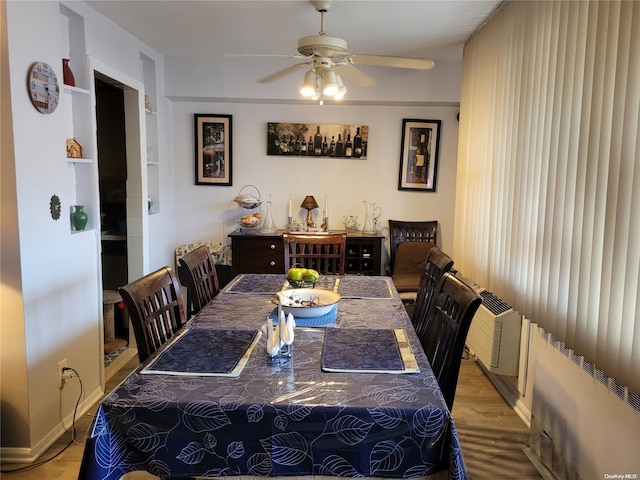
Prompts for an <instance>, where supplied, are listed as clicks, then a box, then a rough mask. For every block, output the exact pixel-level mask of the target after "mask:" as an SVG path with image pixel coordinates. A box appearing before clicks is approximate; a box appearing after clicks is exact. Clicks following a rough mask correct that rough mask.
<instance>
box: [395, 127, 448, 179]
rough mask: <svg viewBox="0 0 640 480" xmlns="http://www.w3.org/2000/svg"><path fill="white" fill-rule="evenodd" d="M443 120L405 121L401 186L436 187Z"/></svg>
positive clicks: (400, 176)
mask: <svg viewBox="0 0 640 480" xmlns="http://www.w3.org/2000/svg"><path fill="white" fill-rule="evenodd" d="M440 126H441V121H440V120H414V119H404V120H403V121H402V145H401V150H400V175H399V178H398V190H418V191H424V192H435V191H436V179H437V176H438V154H439V151H440V130H441V128H440Z"/></svg>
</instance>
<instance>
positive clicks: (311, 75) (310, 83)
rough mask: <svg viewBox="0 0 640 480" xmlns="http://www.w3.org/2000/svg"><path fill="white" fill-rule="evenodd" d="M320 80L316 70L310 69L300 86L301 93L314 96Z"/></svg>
mask: <svg viewBox="0 0 640 480" xmlns="http://www.w3.org/2000/svg"><path fill="white" fill-rule="evenodd" d="M317 85H318V80H317V75H316V72H314V71H313V70H309V71H308V72H307V73H305V74H304V81H303V82H302V86H301V87H300V93H301V94H302V95H303V96H305V97H312V96H313V95H315V93H316V90H317Z"/></svg>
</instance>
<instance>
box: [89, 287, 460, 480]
mask: <svg viewBox="0 0 640 480" xmlns="http://www.w3.org/2000/svg"><path fill="white" fill-rule="evenodd" d="M244 277H250V276H249V275H244ZM273 277H274V279H275V277H278V278H279V279H280V280H282V277H281V276H279V275H274V276H273ZM260 278H263V277H260ZM366 278H367V277H360V280H359V281H358V283H359V285H360V287H359V288H361V291H355V289H354V291H353V295H354V296H356V297H358V298H343V300H341V301H340V303H339V305H338V311H337V314H336V318H335V322H334V324H335V326H336V327H342V328H350V329H357V328H361V329H404V330H405V331H406V334H407V339H408V341H409V344H410V347H411V350H412V351H413V353H414V355H415V358H416V360H417V364H418V367H419V370H420V373H418V374H395V373H380V374H378V373H366V374H363V373H333V372H331V373H329V372H323V371H322V368H321V363H322V351H323V340H324V329H323V328H296V329H295V341H294V344H293V346H294V348H293V357H292V358H291V359H290V360H288V361H272V360H271V359H270V358H269V357H268V356H267V354H266V343H265V342H266V338H265V336H264V335H263V336H262V337H261V338H260V339H259V341H258V344H257V345H256V346H255V348H254V349H253V352H252V353H251V356H250V357H249V359H248V361H247V363H246V365H245V367H244V369H243V370H242V373H241V374H240V376H239V377H237V378H230V377H218V376H172V375H161V374H154V375H146V374H142V373H140V370H141V368H142V367H144V365H143V366H141V367H140V368H139V369H138V370H136V371H135V372H133V373H132V374H131V375H130V376H129V377H127V378H126V379H125V380H124V381H123V382H122V383H121V384H120V385H119V386H118V387H117V388H116V389H114V390H113V391H112V392H111V393H110V394H109V395H108V396H107V397H106V398H105V399H104V401H103V402H101V404H100V406H99V409H98V412H97V415H96V418H95V420H94V423H93V425H92V428H91V432H90V435H89V438H88V439H87V441H86V447H85V452H84V457H83V461H82V465H81V470H80V474H79V478H80V479H81V480H100V479H104V480H107V479H109V480H111V479H114V480H115V479H119V478H120V477H121V476H122V475H123V474H125V473H127V472H130V471H134V470H146V471H148V472H150V473H152V474H155V475H158V476H160V477H162V478H169V477H171V478H181V477H195V476H204V477H222V476H237V475H255V476H292V475H331V476H342V477H388V478H417V477H422V476H427V475H429V474H432V473H435V472H438V471H441V470H448V472H449V478H450V479H466V478H467V477H466V471H465V467H464V460H463V456H462V452H461V451H460V446H459V443H458V439H457V435H456V430H455V425H454V422H453V419H452V417H451V414H450V412H449V410H448V409H447V407H446V404H445V402H444V400H443V399H442V394H441V392H440V389H439V387H438V384H437V381H436V379H435V377H434V375H433V372H432V370H431V368H430V366H429V364H428V362H427V359H426V357H425V355H424V353H423V351H422V349H421V347H420V343H419V341H418V338H417V337H416V335H415V332H414V331H413V328H412V326H411V323H410V321H409V318H408V316H407V314H406V312H405V310H404V307H403V306H402V302H401V301H400V299H399V297H398V294H397V292H396V291H395V289H393V290H392V298H390V299H387V300H384V301H383V300H371V296H370V295H371V294H372V292H368V291H367V289H366V285H367V282H366ZM370 278H373V279H375V280H374V281H372V283H371V285H372V286H373V289H374V290H373V291H374V292H375V291H378V292H379V291H380V290H379V285H380V277H378V278H376V277H370ZM342 280H344V277H341V282H342ZM276 283H277V282H276ZM232 288H233V287H232ZM236 288H237V287H236ZM374 298H375V297H374ZM272 311H273V303H271V301H270V298H269V296H267V295H236V294H232V293H227V292H226V291H225V290H223V291H222V292H221V294H219V295H218V296H217V297H216V298H214V300H213V301H212V302H211V303H210V304H209V305H208V306H206V307H205V308H204V309H203V310H202V311H201V312H199V313H198V314H197V315H195V316H194V317H193V318H192V319H191V320H190V321H189V322H188V324H187V327H188V328H190V329H195V330H196V331H197V330H198V329H201V330H216V329H217V330H230V329H237V330H252V331H255V330H258V329H260V328H261V327H262V325H263V324H264V323H265V321H266V318H267V316H268V315H269V314H271V312H272ZM201 338H202V339H203V342H202V343H203V344H202V345H199V346H198V348H208V346H207V344H206V335H202V336H201ZM194 348H195V347H194ZM152 360H153V358H152V359H150V361H152Z"/></svg>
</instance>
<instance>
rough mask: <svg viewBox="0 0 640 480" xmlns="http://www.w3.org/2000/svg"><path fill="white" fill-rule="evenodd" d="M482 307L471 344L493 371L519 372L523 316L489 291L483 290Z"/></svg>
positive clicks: (470, 339) (470, 337) (487, 366)
mask: <svg viewBox="0 0 640 480" xmlns="http://www.w3.org/2000/svg"><path fill="white" fill-rule="evenodd" d="M480 296H481V297H482V305H480V307H479V308H478V311H477V312H476V314H475V316H474V317H473V321H472V322H471V327H470V328H469V333H468V334H467V347H468V348H469V350H470V351H471V353H473V354H474V355H475V356H476V357H477V358H478V360H479V361H480V362H481V363H482V365H483V366H484V367H485V368H486V369H487V370H488V371H490V372H493V373H496V374H499V375H509V376H517V375H518V362H519V357H520V329H521V323H522V317H521V315H520V314H519V313H518V312H516V311H515V310H514V309H513V308H512V307H511V306H509V305H508V304H507V303H505V302H504V301H503V300H501V299H499V298H498V297H496V296H495V295H494V294H493V293H491V292H488V291H486V290H485V291H482V292H480Z"/></svg>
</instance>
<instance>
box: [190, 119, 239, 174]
mask: <svg viewBox="0 0 640 480" xmlns="http://www.w3.org/2000/svg"><path fill="white" fill-rule="evenodd" d="M194 129H195V135H194V138H195V142H196V144H195V177H196V185H231V184H232V182H231V169H232V162H231V115H212V114H202V113H196V114H194Z"/></svg>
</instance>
